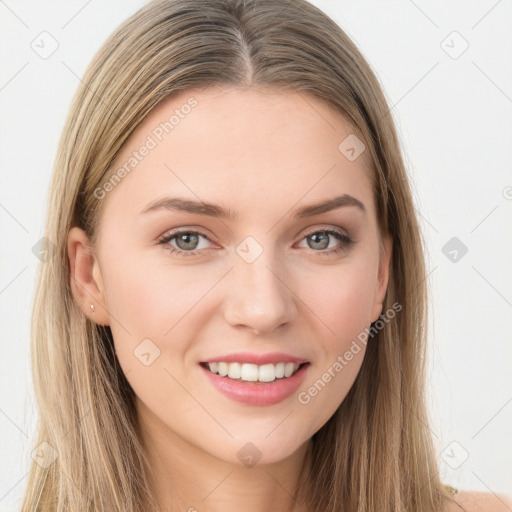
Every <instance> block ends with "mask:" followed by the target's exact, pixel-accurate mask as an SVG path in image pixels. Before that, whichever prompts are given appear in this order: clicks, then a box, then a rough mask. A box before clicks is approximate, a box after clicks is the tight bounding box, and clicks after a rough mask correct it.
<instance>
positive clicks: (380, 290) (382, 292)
mask: <svg viewBox="0 0 512 512" xmlns="http://www.w3.org/2000/svg"><path fill="white" fill-rule="evenodd" d="M382 245H383V247H382V252H381V255H380V262H379V272H378V276H377V283H376V287H375V301H374V304H373V310H372V315H371V322H375V321H376V320H378V318H379V316H380V314H381V313H382V304H383V303H384V297H385V296H386V290H387V288H388V281H389V268H390V265H391V254H392V252H393V239H392V238H391V236H390V235H389V234H386V235H385V236H383V238H382Z"/></svg>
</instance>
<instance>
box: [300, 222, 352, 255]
mask: <svg viewBox="0 0 512 512" xmlns="http://www.w3.org/2000/svg"><path fill="white" fill-rule="evenodd" d="M330 237H333V238H335V239H336V240H338V241H339V244H338V245H337V246H336V247H335V248H334V249H331V250H329V251H325V249H327V248H328V246H329V238H330ZM304 240H306V242H307V243H308V247H310V248H312V249H314V250H315V252H320V253H321V254H325V255H326V256H331V255H336V254H339V253H340V252H343V251H346V250H348V249H350V248H351V247H352V246H353V245H354V243H355V242H354V240H352V239H351V238H350V237H349V236H347V235H346V234H345V233H343V232H341V231H338V230H337V229H332V228H328V229H322V230H316V231H312V232H310V233H308V234H306V236H305V238H304ZM317 249H319V251H318V250H317Z"/></svg>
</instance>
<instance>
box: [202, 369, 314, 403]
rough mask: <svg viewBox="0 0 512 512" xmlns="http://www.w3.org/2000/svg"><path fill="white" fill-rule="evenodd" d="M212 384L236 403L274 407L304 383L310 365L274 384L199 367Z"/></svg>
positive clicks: (273, 382) (275, 381) (277, 380)
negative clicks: (239, 378)
mask: <svg viewBox="0 0 512 512" xmlns="http://www.w3.org/2000/svg"><path fill="white" fill-rule="evenodd" d="M199 367H200V368H201V370H202V371H203V372H204V373H205V374H206V376H207V377H208V378H209V379H210V382H211V383H212V384H213V385H214V386H215V387H216V388H217V389H218V390H219V391H221V392H222V393H224V395H226V396H227V397H228V398H231V399H232V400H234V401H236V402H241V403H244V404H247V405H257V406H262V405H273V404H277V403H279V402H282V401H283V400H285V399H286V398H288V397H289V396H290V395H292V394H293V393H294V392H295V391H297V388H298V387H299V386H300V385H301V384H302V383H303V382H304V379H305V377H306V373H307V371H308V368H309V367H310V364H309V363H307V364H305V365H304V366H302V367H301V368H299V370H298V371H297V373H295V375H293V376H291V377H286V378H282V379H276V380H274V381H272V382H246V381H243V380H235V379H230V378H229V377H221V376H220V375H217V374H216V373H212V372H211V371H210V370H207V369H206V368H203V367H202V366H201V365H199Z"/></svg>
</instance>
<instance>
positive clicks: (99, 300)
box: [67, 227, 109, 325]
mask: <svg viewBox="0 0 512 512" xmlns="http://www.w3.org/2000/svg"><path fill="white" fill-rule="evenodd" d="M67 249H68V258H69V268H70V286H71V291H72V292H73V296H74V298H75V300H76V302H77V304H78V305H79V306H80V309H81V310H82V311H83V312H84V314H85V315H86V316H87V317H88V318H89V319H90V320H91V321H93V322H95V323H97V324H99V325H109V316H108V313H107V310H106V307H105V295H104V289H103V280H102V277H101V271H100V267H99V263H98V260H97V258H96V257H95V255H94V253H93V251H92V250H91V247H90V244H89V239H88V237H87V235H86V234H85V231H84V230H83V229H80V228H78V227H73V228H71V229H70V230H69V233H68V247H67ZM91 305H93V306H94V307H91Z"/></svg>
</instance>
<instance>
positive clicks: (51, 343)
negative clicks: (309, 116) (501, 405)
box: [22, 0, 450, 512]
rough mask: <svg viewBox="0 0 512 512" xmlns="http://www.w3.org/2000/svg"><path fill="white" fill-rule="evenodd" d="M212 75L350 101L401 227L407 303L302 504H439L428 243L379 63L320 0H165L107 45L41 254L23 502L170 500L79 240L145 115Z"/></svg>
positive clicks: (393, 223) (354, 391)
mask: <svg viewBox="0 0 512 512" xmlns="http://www.w3.org/2000/svg"><path fill="white" fill-rule="evenodd" d="M212 85H228V86H229V85H232V86H251V85H258V86H259V85H262V86H269V87H275V88H279V89H280V90H284V89H287V88H289V89H290V90H291V91H294V92H295V91H299V92H304V93H308V94H311V95H313V96H314V97H316V98H318V99H321V100H323V101H326V102H328V103H329V104H330V105H331V106H332V108H335V109H337V110H339V111H340V112H342V113H343V114H344V115H345V116H346V117H347V119H348V120H349V121H350V122H351V123H352V124H353V126H354V127H355V128H356V129H357V130H358V133H360V134H361V137H362V138H363V139H364V141H365V145H366V148H367V150H368V151H369V154H370V155H371V160H372V169H371V171H372V182H373V188H374V199H375V204H376V207H377V213H378V221H379V229H380V232H381V234H382V233H390V234H391V236H392V238H393V255H392V261H391V269H390V276H389V284H388V290H387V294H386V298H385V302H384V304H383V311H386V310H389V309H390V308H392V305H393V304H396V303H397V304H400V305H401V311H400V313H399V314H398V315H397V316H396V318H394V319H393V320H392V321H389V322H385V325H383V327H382V328H381V329H380V330H379V331H378V333H377V334H375V336H374V337H373V339H372V340H371V342H370V343H368V346H367V349H366V354H365V357H364V361H363V364H362V367H361V369H360V372H359V374H358V376H357V379H356V381H355V382H354V385H353V386H352V388H351V390H350V392H349V393H348V395H347V396H346V398H345V400H344V401H343V402H342V404H341V405H340V407H339V408H338V409H337V411H336V412H335V414H334V415H333V416H332V417H331V418H330V419H329V420H328V422H327V423H326V424H325V425H324V426H323V427H322V428H321V429H320V430H319V431H318V432H317V433H316V434H315V435H314V436H313V446H314V449H313V450H312V453H311V457H312V459H311V460H312V470H311V472H310V473H309V474H308V475H306V479H305V485H304V486H302V487H301V489H300V495H299V494H297V495H296V500H297V502H298V503H301V505H302V506H304V507H305V509H306V510H308V511H312V512H320V511H322V512H334V511H340V510H353V511H356V510H357V511H359V512H370V511H371V512H374V511H376V510H378V511H379V512H391V511H394V512H406V511H408V512H411V511H415V512H434V511H435V512H438V511H440V510H441V509H442V505H443V503H444V501H445V499H446V500H449V499H450V496H449V493H448V490H447V489H445V487H444V486H443V485H442V483H441V481H440V479H439V468H438V461H437V458H436V450H435V447H434V443H433V440H432V434H431V432H430V430H429V419H428V415H427V407H426V403H425V389H424V385H425V377H426V367H425V361H426V338H427V332H426V324H427V322H426V320H427V288H426V274H425V262H424V240H423V239H422V235H421V232H420V229H419V225H418V221H417V217H416V213H415V209H414V204H413V198H412V194H411V189H410V185H409V182H408V177H407V174H406V170H405V165H404V162H403V157H402V155H401V149H400V146H399V142H398V139H397V135H396V130H395V126H394V122H393V120H392V117H391V115H390V109H389V106H388V104H387V101H386V99H385V96H384V94H383V92H382V89H381V86H380V84H379V82H378V80H377V78H376V76H375V74H374V73H373V71H372V70H371V68H370V66H369V64H368V63H367V62H366V61H365V59H364V57H363V56H362V55H361V53H360V52H359V51H358V49H357V48H356V46H355V45H354V43H353V42H352V41H351V40H350V39H349V37H348V36H347V35H346V34H345V33H344V32H343V30H342V29H341V28H340V27H339V26H338V25H337V24H335V23H334V22H333V21H332V20H331V19H330V18H329V17H328V16H326V15H325V14H324V13H323V12H321V11H320V10H319V9H317V8H316V7H314V6H313V5H311V4H309V3H308V2H306V1H305V0H258V1H255V0H156V1H153V2H150V3H149V4H147V5H146V6H144V7H142V8H141V9H140V10H139V11H138V12H136V13H135V14H134V15H133V16H131V17H130V18H129V19H128V20H126V21H125V22H124V23H122V24H121V25H120V26H119V27H118V28H117V29H116V30H115V32H114V33H113V34H112V35H111V36H110V37H109V38H108V40H107V41H106V42H105V43H104V45H103V46H102V48H101V49H100V50H99V51H98V53H97V54H96V55H95V57H94V59H93V61H92V62H91V64H90V65H89V67H88V68H87V70H86V72H85V75H84V77H83V81H82V83H81V85H80V86H79V88H78V90H77V92H76V94H75V96H74V98H73V101H72V105H71V108H70V111H69V113H68V117H67V120H66V124H65V127H64V130H63V133H62V136H61V139H60V143H59V147H58V153H57V157H56V161H55V168H54V173H53V178H52V182H51V185H50V200H49V208H48V211H47V216H46V224H45V230H46V231H45V236H46V237H47V239H48V241H49V242H48V249H49V251H50V257H49V259H48V260H47V261H46V262H44V263H41V265H40V269H39V274H38V280H37V286H36V296H35V302H34V309H33V316H32V325H31V328H32V332H31V336H32V338H31V351H32V352H31V354H32V371H33V380H34V387H35V393H36V399H37V404H38V410H39V424H38V439H37V442H36V443H35V444H34V446H39V449H40V450H41V451H42V452H41V453H42V455H43V456H42V460H43V463H41V462H40V461H38V462H37V463H36V462H33V463H32V465H31V468H30V475H29V480H28V485H27V489H26V493H25V497H24V502H23V508H22V510H23V512H33V511H37V510H41V511H48V510H52V511H53V510H54V511H56V512H64V511H71V510H72V511H73V512H79V511H89V510H105V511H108V512H113V511H115V510H119V511H123V512H142V511H147V510H157V506H156V504H155V503H153V502H152V500H151V491H150V489H149V484H148V482H149V479H148V475H150V471H151V470H150V468H149V465H148V460H147V458H146V454H145V452H144V449H143V446H142V445H141V442H140V438H139V434H138V424H137V417H136V414H135V408H134V400H133V399H134V393H133V390H132V388H131V387H130V385H129V383H128V381H127V380H126V378H125V376H124V374H123V372H122V371H121V368H120V366H119V363H118V361H117V359H116V355H115V352H114V349H113V340H112V333H111V331H110V328H109V327H103V326H98V325H96V324H95V323H93V322H91V321H89V320H88V319H87V317H86V316H85V315H84V314H83V312H82V311H81V309H80V307H79V306H78V304H77V303H76V302H75V300H74V298H73V295H72V292H71V287H70V267H69V261H68V255H67V244H66V241H67V234H68V232H69V230H70V229H71V227H73V226H79V227H81V228H82V229H84V230H85V231H86V233H87V235H88V236H89V238H90V240H91V241H92V243H93V244H94V242H95V240H96V239H95V237H96V235H97V226H98V219H99V216H100V203H101V201H98V200H97V199H96V197H95V194H94V190H95V189H97V188H98V187H101V186H102V184H104V183H106V182H107V181H108V180H109V178H110V177H111V175H112V173H113V169H112V168H111V164H112V162H113V161H114V159H115V158H116V156H117V154H118V153H119V151H120V148H121V147H122V146H123V144H124V143H125V142H126V140H127V139H128V137H129V136H130V134H131V133H132V132H133V131H134V130H135V128H136V127H137V126H138V125H139V124H140V122H141V121H142V120H143V119H144V118H145V117H146V116H147V115H148V114H149V113H150V112H151V111H152V110H153V109H154V108H155V107H156V106H157V105H158V104H159V103H160V102H161V101H162V100H163V99H164V98H168V97H169V96H170V95H172V94H173V93H175V92H177V91H180V90H184V89H189V88H195V87H198V88H206V87H208V86H212ZM340 142H341V141H340ZM150 506H151V509H150V508H149V507H150Z"/></svg>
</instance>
